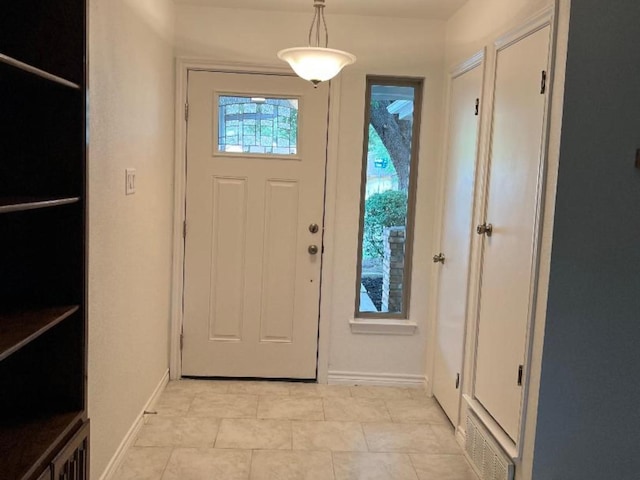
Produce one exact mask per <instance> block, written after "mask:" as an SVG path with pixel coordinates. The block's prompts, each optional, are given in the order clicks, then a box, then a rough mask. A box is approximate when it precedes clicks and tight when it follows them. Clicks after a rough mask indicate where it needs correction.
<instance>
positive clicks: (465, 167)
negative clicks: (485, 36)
mask: <svg viewBox="0 0 640 480" xmlns="http://www.w3.org/2000/svg"><path fill="white" fill-rule="evenodd" d="M482 77H483V66H482V65H478V66H477V67H474V68H473V69H472V70H469V71H467V72H465V73H464V74H462V75H460V76H458V77H456V78H454V79H453V80H452V82H451V100H450V104H451V117H450V125H449V138H448V145H449V151H448V155H447V166H446V168H447V178H446V182H445V204H444V217H443V224H442V238H441V247H442V253H444V255H445V263H444V264H443V265H442V266H440V267H439V268H440V269H441V271H440V277H439V280H438V313H437V317H436V318H437V326H436V347H435V348H436V349H435V364H434V376H433V393H434V395H435V396H436V398H437V399H438V401H439V402H440V405H442V408H443V409H444V411H445V413H446V414H447V416H448V417H449V419H450V420H451V422H452V423H453V424H454V425H455V424H457V422H458V412H459V407H460V390H459V389H458V388H457V381H456V380H457V377H458V375H460V374H461V373H462V361H463V351H464V329H465V318H466V311H467V309H466V306H467V288H468V287H467V285H468V278H469V252H470V246H471V235H472V220H473V192H474V181H475V170H476V158H477V146H478V125H479V118H480V117H479V116H478V115H476V112H475V105H476V99H479V98H480V97H481V94H482Z"/></svg>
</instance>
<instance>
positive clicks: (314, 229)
mask: <svg viewBox="0 0 640 480" xmlns="http://www.w3.org/2000/svg"><path fill="white" fill-rule="evenodd" d="M319 230H320V227H319V226H318V224H317V223H312V224H311V225H309V231H310V232H311V233H318V231H319Z"/></svg>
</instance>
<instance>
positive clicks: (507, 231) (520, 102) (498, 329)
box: [475, 27, 550, 441]
mask: <svg viewBox="0 0 640 480" xmlns="http://www.w3.org/2000/svg"><path fill="white" fill-rule="evenodd" d="M549 35H550V27H546V28H543V29H541V30H539V31H537V32H535V33H533V34H531V35H529V36H527V37H525V38H524V39H522V40H520V41H518V42H517V43H515V44H513V45H511V46H509V47H507V48H505V49H503V50H500V51H499V52H498V57H497V71H496V86H495V105H494V109H495V110H494V119H493V136H492V145H491V147H492V148H491V164H490V180H489V188H488V203H487V214H486V220H487V223H491V224H492V225H493V234H492V236H491V237H485V238H486V239H485V240H484V256H483V269H482V292H481V300H480V317H479V324H478V329H479V330H478V348H477V365H476V383H475V396H476V398H477V399H478V400H479V401H480V402H481V403H482V405H483V406H484V407H485V408H486V409H487V411H488V412H489V413H490V414H491V415H492V416H493V417H494V418H495V420H496V421H497V422H498V423H499V424H500V425H501V426H502V428H503V429H504V430H505V432H506V433H507V434H508V435H509V436H510V437H511V438H512V439H513V440H514V441H515V440H516V439H517V436H518V433H519V425H520V415H521V408H522V387H521V386H519V385H518V367H519V366H520V365H524V360H525V359H524V357H525V351H526V339H527V327H528V324H529V317H530V313H531V305H530V299H531V295H532V278H533V269H534V264H533V261H534V257H535V255H534V254H535V248H536V245H535V240H536V228H537V215H538V203H539V202H538V198H539V194H540V189H541V178H540V170H541V161H542V158H543V152H542V145H543V144H542V139H543V126H544V118H545V100H546V95H542V94H541V89H540V80H541V72H542V71H547V69H548V59H549V40H550V39H549Z"/></svg>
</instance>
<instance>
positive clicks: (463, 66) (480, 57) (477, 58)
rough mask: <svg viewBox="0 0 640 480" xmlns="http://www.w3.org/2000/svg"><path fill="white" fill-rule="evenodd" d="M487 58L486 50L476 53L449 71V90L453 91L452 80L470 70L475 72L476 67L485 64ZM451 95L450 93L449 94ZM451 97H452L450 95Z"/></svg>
mask: <svg viewBox="0 0 640 480" xmlns="http://www.w3.org/2000/svg"><path fill="white" fill-rule="evenodd" d="M485 57H486V48H483V49H482V50H480V51H479V52H476V53H474V54H473V55H471V56H470V57H469V58H467V59H466V60H464V61H462V62H460V63H459V64H457V65H455V66H454V67H452V68H451V70H449V77H450V78H449V85H447V88H448V90H450V89H451V80H453V79H454V78H457V77H459V76H461V75H464V74H465V73H467V72H468V71H469V70H473V69H474V68H476V67H479V66H480V65H482V63H483V62H484V59H485ZM448 93H449V94H450V93H451V92H450V91H449V92H448ZM449 96H450V95H449Z"/></svg>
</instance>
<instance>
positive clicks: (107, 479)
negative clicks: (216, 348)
mask: <svg viewBox="0 0 640 480" xmlns="http://www.w3.org/2000/svg"><path fill="white" fill-rule="evenodd" d="M168 382H169V370H167V371H166V372H165V373H164V375H163V376H162V379H161V380H160V383H158V386H157V387H156V389H155V390H154V391H153V393H152V394H151V397H149V400H148V401H147V403H146V404H145V405H144V408H143V409H142V410H141V411H140V414H139V415H138V416H137V417H136V420H135V421H134V422H133V425H131V428H130V429H129V431H128V432H127V434H126V435H125V436H124V438H123V439H122V442H120V445H119V446H118V449H117V450H116V453H114V454H113V457H111V460H110V461H109V463H108V464H107V468H105V470H104V472H103V473H102V475H101V476H100V480H111V478H113V476H114V475H115V473H116V472H117V471H118V468H119V467H120V464H121V463H122V461H123V460H124V457H125V455H126V453H127V450H129V447H131V445H132V444H133V442H134V441H135V439H136V435H138V431H139V430H140V428H141V427H142V423H143V422H144V412H145V411H147V410H149V407H150V406H152V405H153V404H154V403H155V402H156V401H157V400H158V397H160V394H161V393H162V392H163V391H164V389H165V387H166V386H167V383H168Z"/></svg>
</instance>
